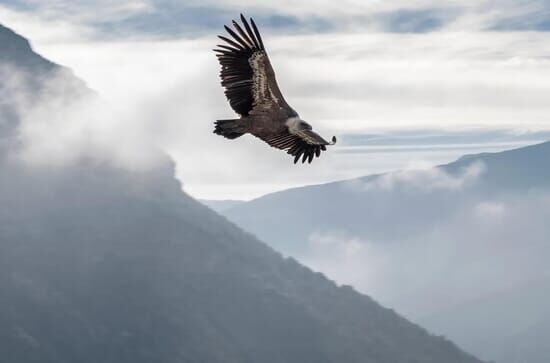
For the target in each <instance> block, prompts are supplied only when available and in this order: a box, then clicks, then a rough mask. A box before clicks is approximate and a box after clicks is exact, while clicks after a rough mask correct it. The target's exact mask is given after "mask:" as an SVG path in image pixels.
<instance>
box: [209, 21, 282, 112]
mask: <svg viewBox="0 0 550 363" xmlns="http://www.w3.org/2000/svg"><path fill="white" fill-rule="evenodd" d="M241 21H242V25H243V26H241V25H239V24H238V23H237V22H236V21H233V27H234V30H233V29H231V28H229V27H228V26H225V30H226V31H227V32H228V33H229V35H230V36H231V38H228V37H225V36H222V35H220V36H219V38H220V39H221V40H223V41H224V42H225V43H226V44H220V45H218V48H216V49H214V51H215V52H216V53H217V57H218V61H219V62H220V65H221V67H222V69H221V72H220V78H221V81H222V82H221V83H222V86H223V87H224V88H225V95H226V97H227V99H228V100H229V104H230V105H231V108H233V110H234V111H235V112H237V113H238V114H240V115H241V116H247V115H249V114H250V113H253V111H254V110H261V109H269V108H271V107H273V106H274V105H278V106H280V107H284V108H287V109H288V110H292V108H290V106H288V104H287V103H286V101H285V100H284V98H283V95H282V94H281V91H280V90H279V87H278V85H277V81H276V79H275V72H274V71H273V68H272V67H271V63H270V62H269V58H268V56H267V53H266V51H265V48H264V45H263V41H262V37H261V36H260V32H259V31H258V28H257V26H256V24H255V23H254V20H252V19H250V24H249V23H248V21H247V20H246V18H245V17H244V16H243V15H242V14H241ZM243 27H244V29H243Z"/></svg>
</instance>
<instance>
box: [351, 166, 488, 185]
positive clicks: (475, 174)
mask: <svg viewBox="0 0 550 363" xmlns="http://www.w3.org/2000/svg"><path fill="white" fill-rule="evenodd" d="M418 166H419V165H418V164H417V165H416V166H414V165H413V166H412V168H410V169H405V170H401V171H395V172H390V173H387V174H384V175H381V176H380V177H378V178H375V179H374V180H367V181H366V182H362V181H361V180H351V181H349V182H348V183H347V185H348V186H349V187H351V188H354V189H357V190H358V191H365V190H376V189H378V190H384V191H390V190H396V189H399V190H415V191H420V192H431V191H434V190H438V189H444V190H445V189H447V190H460V189H463V188H465V187H468V186H470V185H473V184H475V183H476V181H477V180H478V179H479V178H480V177H481V176H482V175H483V173H484V172H485V170H486V167H485V164H483V162H481V161H476V162H474V163H471V164H469V165H467V166H466V167H464V168H463V169H461V170H459V171H458V172H457V173H456V174H455V173H453V174H451V173H450V172H448V171H446V170H445V169H443V168H434V167H432V166H431V165H430V164H424V165H423V168H418Z"/></svg>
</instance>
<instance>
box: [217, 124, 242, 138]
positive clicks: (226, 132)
mask: <svg viewBox="0 0 550 363" xmlns="http://www.w3.org/2000/svg"><path fill="white" fill-rule="evenodd" d="M214 133H215V134H217V135H221V136H223V137H225V138H227V139H231V140H233V139H236V138H237V137H239V136H242V135H244V134H245V133H246V127H244V126H243V125H242V121H241V119H233V120H217V121H216V122H215V128H214Z"/></svg>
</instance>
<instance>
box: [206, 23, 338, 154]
mask: <svg viewBox="0 0 550 363" xmlns="http://www.w3.org/2000/svg"><path fill="white" fill-rule="evenodd" d="M241 21H242V26H241V25H239V24H238V23H237V22H236V21H233V27H234V30H233V29H231V28H230V27H228V26H225V30H226V31H227V32H228V33H229V35H230V38H228V37H225V36H222V35H220V36H218V37H219V38H220V39H221V40H223V41H224V42H225V44H221V45H218V48H217V49H214V51H215V52H216V53H217V54H216V56H217V57H218V61H219V62H220V65H221V68H222V69H221V72H220V78H221V84H222V86H223V87H224V88H225V95H226V97H227V99H228V101H229V104H230V105H231V108H232V109H233V110H234V111H235V112H236V113H238V114H239V115H240V118H237V119H231V120H218V121H216V123H215V129H214V133H215V134H218V135H221V136H223V137H226V138H228V139H236V138H237V137H239V136H242V135H244V134H246V133H249V134H252V135H254V136H256V137H258V138H260V139H261V140H263V141H265V142H266V143H268V144H269V145H270V146H272V147H275V148H278V149H281V150H284V151H286V152H287V153H288V154H290V155H292V156H293V157H294V163H297V162H298V161H299V160H300V158H301V159H302V163H304V162H305V161H306V160H307V161H308V162H309V163H311V161H312V160H313V158H314V157H316V156H317V157H318V156H319V155H321V151H325V150H326V146H327V145H334V144H335V143H336V137H334V136H333V137H332V141H331V142H328V141H326V140H325V139H323V138H322V137H321V136H319V135H318V134H316V133H315V132H314V131H313V130H312V127H311V125H309V124H308V123H307V122H305V121H304V120H302V119H301V118H300V116H299V115H298V113H297V112H296V111H294V109H293V108H292V107H290V106H289V105H288V103H286V101H285V99H284V97H283V95H282V93H281V91H280V90H279V86H278V85H277V80H276V79H275V73H274V71H273V68H272V67H271V63H270V62H269V58H268V56H267V52H266V50H265V48H264V44H263V42H262V37H261V36H260V32H259V31H258V28H257V26H256V24H255V23H254V20H252V19H250V23H249V22H248V21H247V20H246V18H245V17H244V16H243V15H242V14H241Z"/></svg>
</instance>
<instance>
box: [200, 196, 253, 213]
mask: <svg viewBox="0 0 550 363" xmlns="http://www.w3.org/2000/svg"><path fill="white" fill-rule="evenodd" d="M199 201H200V202H201V203H202V204H204V205H205V206H207V207H209V208H210V209H212V210H215V211H216V212H223V211H226V210H228V209H229V208H233V207H236V206H238V205H239V204H242V203H245V201H243V200H206V199H201V200H199Z"/></svg>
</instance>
